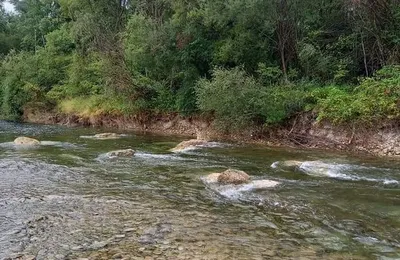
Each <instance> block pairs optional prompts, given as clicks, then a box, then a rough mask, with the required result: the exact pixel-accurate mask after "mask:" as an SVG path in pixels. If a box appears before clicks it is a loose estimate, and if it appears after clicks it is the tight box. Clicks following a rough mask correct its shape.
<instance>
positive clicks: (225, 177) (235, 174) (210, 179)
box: [14, 133, 301, 189]
mask: <svg viewBox="0 0 400 260" xmlns="http://www.w3.org/2000/svg"><path fill="white" fill-rule="evenodd" d="M92 137H93V138H95V139H99V140H107V139H116V138H120V137H121V135H120V134H115V133H102V134H96V135H94V136H92ZM207 143H208V141H206V140H199V139H193V140H188V141H183V142H181V143H180V144H178V145H177V146H176V147H175V148H173V149H171V151H172V152H180V151H183V150H187V149H193V148H197V147H200V146H205V145H207ZM14 144H15V145H17V146H38V145H40V144H41V142H40V141H38V140H36V139H33V138H30V137H18V138H17V139H15V140H14ZM106 155H107V157H109V158H116V157H132V156H134V155H135V151H134V150H133V149H125V150H116V151H111V152H108V153H107V154H106ZM285 164H286V166H299V165H300V164H301V162H297V161H286V162H285ZM204 180H205V182H207V183H214V184H221V185H243V184H251V185H253V186H254V188H256V189H263V188H271V187H275V186H277V185H278V184H279V183H278V182H275V181H271V180H253V181H252V180H251V179H250V176H249V175H248V174H247V173H245V172H244V171H239V170H234V169H228V170H226V171H224V172H221V173H212V174H210V175H208V176H207V177H205V179H204Z"/></svg>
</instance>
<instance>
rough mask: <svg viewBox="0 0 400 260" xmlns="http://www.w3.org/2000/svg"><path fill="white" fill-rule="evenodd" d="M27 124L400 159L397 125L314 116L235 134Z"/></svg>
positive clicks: (207, 129) (144, 126)
mask: <svg viewBox="0 0 400 260" xmlns="http://www.w3.org/2000/svg"><path fill="white" fill-rule="evenodd" d="M24 121H25V122H29V123H39V124H60V125H67V126H87V127H105V128H118V129H123V130H133V131H143V132H149V133H157V134H165V135H182V136H188V137H192V138H199V139H207V140H230V141H236V142H246V143H258V144H265V145H270V146H289V147H298V148H317V149H329V150H343V151H353V152H360V153H367V154H372V155H376V156H390V157H400V126H399V124H398V123H396V124H395V123H391V124H386V125H380V126H359V125H358V126H356V125H349V126H340V127H339V126H333V125H331V124H329V123H317V122H316V121H315V120H314V118H313V116H312V115H311V114H303V115H300V116H298V117H296V118H293V119H292V120H290V121H289V122H288V123H287V124H286V125H284V126H280V127H272V128H268V129H260V128H255V127H253V128H248V129H243V130H242V131H241V132H240V133H235V134H232V133H226V132H225V133H224V132H223V131H219V130H216V129H215V128H214V127H213V124H212V122H211V121H210V120H208V119H204V118H199V117H197V118H193V117H191V118H184V117H181V116H176V115H170V116H152V117H150V116H141V117H138V116H96V117H81V116H77V115H66V114H57V113H49V112H44V113H43V112H40V113H39V112H36V113H33V112H25V114H24Z"/></svg>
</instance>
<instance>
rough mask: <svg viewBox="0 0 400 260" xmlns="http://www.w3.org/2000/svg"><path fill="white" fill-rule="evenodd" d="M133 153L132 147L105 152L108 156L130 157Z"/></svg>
mask: <svg viewBox="0 0 400 260" xmlns="http://www.w3.org/2000/svg"><path fill="white" fill-rule="evenodd" d="M134 155H135V150H133V149H125V150H117V151H112V152H109V153H107V156H108V157H131V156H134Z"/></svg>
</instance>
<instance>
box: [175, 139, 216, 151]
mask: <svg viewBox="0 0 400 260" xmlns="http://www.w3.org/2000/svg"><path fill="white" fill-rule="evenodd" d="M207 144H208V141H206V140H200V139H192V140H188V141H183V142H181V143H179V144H178V145H177V146H176V147H174V148H172V149H171V150H170V151H171V152H174V153H177V152H182V151H185V150H191V149H196V148H198V147H200V146H206V145H207Z"/></svg>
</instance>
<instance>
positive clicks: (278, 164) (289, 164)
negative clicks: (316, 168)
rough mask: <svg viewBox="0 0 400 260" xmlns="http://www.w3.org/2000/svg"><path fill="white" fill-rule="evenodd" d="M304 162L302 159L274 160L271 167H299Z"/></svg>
mask: <svg viewBox="0 0 400 260" xmlns="http://www.w3.org/2000/svg"><path fill="white" fill-rule="evenodd" d="M302 163H303V162H301V161H294V160H289V161H281V162H274V163H273V164H272V165H271V167H272V168H298V167H300V166H301V164H302Z"/></svg>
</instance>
